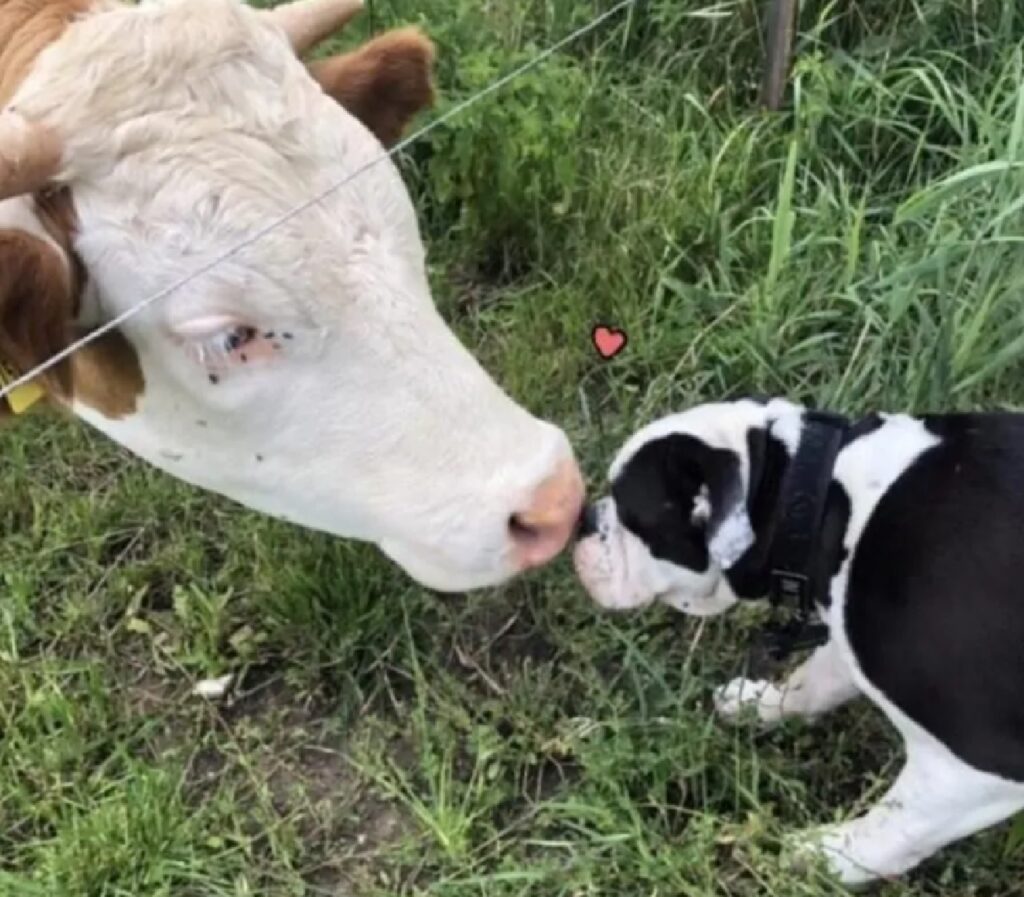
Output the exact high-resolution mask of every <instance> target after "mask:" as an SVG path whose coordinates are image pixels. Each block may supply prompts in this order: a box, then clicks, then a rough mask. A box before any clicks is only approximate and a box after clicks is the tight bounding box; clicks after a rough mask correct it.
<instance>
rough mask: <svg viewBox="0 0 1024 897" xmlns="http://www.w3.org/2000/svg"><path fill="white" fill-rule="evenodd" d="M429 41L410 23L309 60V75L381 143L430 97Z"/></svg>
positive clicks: (390, 140)
mask: <svg viewBox="0 0 1024 897" xmlns="http://www.w3.org/2000/svg"><path fill="white" fill-rule="evenodd" d="M433 65H434V45H433V44H432V43H431V42H430V40H429V39H428V38H427V37H425V36H424V35H423V34H422V33H421V32H420V31H419V30H418V29H416V28H399V29H397V30H394V31H389V32H387V33H385V34H382V35H381V36H380V37H377V38H374V39H373V40H371V41H369V42H368V43H366V44H364V45H363V46H362V47H360V48H359V49H358V50H355V51H353V52H351V53H345V54H343V55H341V56H333V57H331V58H330V59H323V60H319V61H317V62H312V63H310V64H309V72H310V74H311V75H312V76H313V77H314V78H315V79H316V80H317V82H319V84H320V86H321V87H322V88H323V89H324V92H325V93H326V94H327V95H328V96H330V97H333V98H334V99H335V100H337V101H338V102H339V103H341V105H342V106H344V107H345V108H346V109H347V110H348V111H349V112H351V113H352V114H353V115H354V116H355V117H356V118H358V119H359V120H360V121H361V122H362V123H363V124H364V125H366V127H367V128H369V129H370V130H371V131H372V132H373V133H374V134H375V135H376V137H377V139H378V140H380V142H381V143H383V144H384V146H392V145H394V144H395V143H396V142H397V141H398V140H399V138H400V137H401V136H402V133H403V132H404V131H405V128H406V126H407V125H408V124H409V122H410V121H411V120H412V118H413V117H414V116H415V115H416V114H417V113H419V112H421V111H422V110H424V109H426V108H427V107H429V106H430V105H432V104H433V102H434V86H433V80H432V70H433Z"/></svg>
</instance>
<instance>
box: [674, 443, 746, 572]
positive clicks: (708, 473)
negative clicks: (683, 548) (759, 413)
mask: <svg viewBox="0 0 1024 897" xmlns="http://www.w3.org/2000/svg"><path fill="white" fill-rule="evenodd" d="M684 438H685V437H684ZM687 442H688V445H687V446H686V450H685V452H684V453H682V454H683V459H684V460H683V463H684V464H686V465H687V466H688V467H689V468H690V469H689V471H688V474H689V478H692V479H696V480H698V481H699V482H700V483H701V484H702V487H703V492H704V494H705V498H706V502H707V512H706V519H705V521H704V527H705V534H706V538H707V546H708V554H709V555H710V556H711V559H712V560H714V562H715V563H716V564H718V566H719V567H720V568H721V569H722V570H728V569H729V568H730V567H732V566H733V564H735V563H736V562H737V561H738V560H739V559H740V558H741V557H743V555H744V554H745V553H746V552H747V550H748V549H749V548H750V546H751V545H753V544H754V541H755V538H756V537H755V534H754V528H753V526H752V525H751V523H750V516H749V515H748V513H747V490H746V486H745V484H744V482H743V469H742V466H741V464H740V458H739V457H738V456H737V454H736V453H735V452H733V451H730V450H728V449H717V448H711V447H710V446H708V445H706V444H705V443H703V442H700V441H697V440H692V439H687ZM692 479H691V481H692Z"/></svg>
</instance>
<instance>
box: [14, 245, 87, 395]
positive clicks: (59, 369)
mask: <svg viewBox="0 0 1024 897" xmlns="http://www.w3.org/2000/svg"><path fill="white" fill-rule="evenodd" d="M74 314H75V296H74V289H73V285H72V281H71V274H70V269H69V267H68V264H67V262H66V261H65V259H64V258H62V257H61V253H60V250H58V249H57V248H56V247H55V246H52V245H51V244H49V243H48V242H46V241H45V240H43V239H41V238H40V237H37V236H34V235H33V234H29V233H27V232H26V231H23V230H20V229H14V228H0V364H2V365H3V366H4V367H6V368H8V369H10V370H11V371H12V372H13V373H15V374H19V375H20V374H23V373H26V372H27V371H29V370H31V369H32V368H33V367H35V366H36V365H38V364H41V363H42V362H44V361H46V360H48V359H49V358H50V357H51V356H53V355H55V354H57V353H58V352H60V351H61V350H62V349H64V348H66V347H67V345H68V343H69V342H70V339H71V334H72V322H73V318H74ZM39 383H40V385H41V386H43V388H44V389H46V390H47V391H50V392H55V393H57V394H60V395H68V394H70V391H71V382H70V367H69V366H68V365H67V364H64V363H62V364H58V365H56V366H55V367H54V368H51V369H50V370H49V371H47V372H46V373H44V374H42V375H40V378H39ZM0 405H5V406H6V405H7V403H6V402H2V401H0ZM4 410H7V409H6V408H5V409H4Z"/></svg>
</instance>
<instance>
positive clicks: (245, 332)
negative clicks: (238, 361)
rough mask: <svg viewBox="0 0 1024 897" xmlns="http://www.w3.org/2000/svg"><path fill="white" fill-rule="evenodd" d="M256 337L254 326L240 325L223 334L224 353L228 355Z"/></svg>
mask: <svg viewBox="0 0 1024 897" xmlns="http://www.w3.org/2000/svg"><path fill="white" fill-rule="evenodd" d="M254 339H256V328H255V327H247V326H244V325H243V326H241V327H236V328H235V329H234V330H230V331H228V333H227V334H225V336H224V353H225V354H226V355H230V354H231V353H232V352H234V351H235V350H236V349H240V348H242V346H244V345H246V344H247V343H251V342H252V341H253V340H254Z"/></svg>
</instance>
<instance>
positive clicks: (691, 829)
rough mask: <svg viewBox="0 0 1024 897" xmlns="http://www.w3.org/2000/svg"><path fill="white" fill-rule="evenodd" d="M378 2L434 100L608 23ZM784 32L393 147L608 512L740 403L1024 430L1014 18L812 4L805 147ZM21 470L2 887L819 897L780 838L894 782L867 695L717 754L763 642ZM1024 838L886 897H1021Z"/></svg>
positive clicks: (511, 360)
mask: <svg viewBox="0 0 1024 897" xmlns="http://www.w3.org/2000/svg"><path fill="white" fill-rule="evenodd" d="M371 6H372V10H371V14H370V15H368V16H366V17H365V18H364V20H363V22H362V23H361V24H360V26H359V27H358V28H354V29H353V35H352V36H351V37H346V38H345V41H344V43H345V45H348V44H350V43H352V42H353V41H355V40H356V39H357V38H358V36H359V35H360V34H365V33H366V31H367V30H368V29H369V28H373V29H375V30H376V29H380V28H382V27H384V26H385V25H388V24H391V23H407V22H420V23H422V24H423V25H424V26H425V27H426V28H427V30H428V31H429V32H430V33H431V34H432V35H433V36H434V37H435V38H436V40H437V41H438V44H439V47H440V78H439V80H440V85H441V87H442V90H443V101H442V105H441V107H440V108H441V109H444V108H446V107H447V105H448V104H451V103H454V102H456V101H458V100H459V99H461V98H462V97H464V96H466V95H468V93H469V92H471V91H473V90H475V89H478V88H480V87H482V86H483V85H484V84H486V83H487V82H489V81H490V80H491V79H492V78H494V77H496V76H498V75H499V74H501V73H503V72H504V71H507V70H509V69H510V68H512V67H513V66H514V65H516V64H518V63H519V62H520V61H522V60H523V59H525V58H527V57H528V56H529V55H530V54H532V53H534V52H536V51H537V50H538V49H539V48H541V47H543V46H545V45H547V44H548V43H550V42H552V41H553V40H555V39H557V38H558V37H560V36H562V35H563V34H565V33H567V32H568V31H569V30H571V29H572V28H573V27H575V26H577V25H579V24H581V23H582V22H584V21H586V20H587V19H588V18H589V17H591V16H592V15H593V14H595V13H596V12H597V11H599V10H600V9H603V8H607V4H606V3H604V2H603V0H575V2H571V0H544V2H539V0H519V2H515V3H513V2H484V0H443V2H442V0H392V2H388V0H377V2H373V3H371ZM759 9H760V4H759V3H755V2H753V0H737V2H729V0H723V2H718V3H714V4H712V3H710V2H702V0H646V2H642V3H640V5H638V6H637V7H636V9H635V10H634V12H633V13H632V14H631V15H629V16H623V17H622V18H621V19H619V20H617V21H616V22H613V23H610V24H608V25H607V26H605V27H603V28H602V29H601V30H600V31H599V32H598V33H596V34H594V35H592V36H590V37H588V38H587V39H585V40H583V41H582V42H581V43H580V44H578V45H576V46H574V47H572V48H570V49H569V50H568V51H567V52H566V53H564V54H562V55H560V56H559V57H557V58H555V59H553V60H552V61H550V62H549V63H548V64H546V65H545V66H544V67H542V68H541V69H539V70H537V71H536V72H534V73H531V74H530V75H528V76H526V77H525V78H524V79H523V80H522V81H520V82H517V83H516V84H515V85H513V86H511V87H510V88H509V89H508V90H507V91H506V92H504V93H503V94H501V95H500V96H497V97H495V98H493V99H492V100H489V101H487V102H485V103H482V104H480V105H478V106H476V107H474V108H473V109H472V110H470V111H469V112H468V113H467V114H466V115H465V116H464V117H462V118H460V119H459V120H457V121H455V122H453V123H452V125H451V126H450V127H446V128H444V129H441V130H439V131H436V132H434V134H432V135H431V136H430V137H429V138H428V139H427V140H426V141H424V142H423V143H422V144H420V145H417V146H415V147H413V148H412V149H411V150H410V151H409V152H408V153H407V154H406V156H405V157H404V159H403V163H402V164H403V170H404V172H405V175H406V177H407V180H408V182H409V184H410V185H411V187H412V189H413V191H414V194H415V197H416V200H417V203H418V205H419V207H420V209H421V215H422V222H423V227H424V233H425V237H426V239H427V242H428V244H429V248H430V257H431V259H432V265H433V279H434V283H435V289H436V295H437V298H438V301H439V303H440V305H441V307H442V310H443V311H444V313H445V315H446V316H447V317H448V319H449V320H451V321H452V323H453V326H455V327H456V328H457V330H458V331H459V333H460V334H461V335H462V336H463V337H464V338H465V340H466V341H467V342H468V344H470V345H471V346H472V347H473V349H474V351H476V352H477V353H478V354H479V356H480V357H481V358H482V360H483V361H484V363H485V364H486V366H487V367H488V369H489V370H490V371H491V372H492V373H493V374H494V375H495V377H496V378H497V379H498V380H500V381H501V383H502V384H503V385H504V386H505V387H506V388H507V389H508V390H509V391H510V392H511V393H512V394H513V395H515V396H516V397H517V398H518V399H520V400H521V401H523V402H524V403H525V404H527V405H528V406H529V407H530V408H531V409H532V410H534V411H536V412H539V413H543V414H545V415H547V416H550V417H552V418H553V419H556V420H558V421H559V422H561V423H563V424H564V425H565V426H566V428H567V429H568V431H569V433H570V435H571V436H572V437H573V439H574V441H575V442H576V444H577V446H578V449H579V452H580V455H581V457H582V459H583V461H584V463H585V466H586V469H587V472H588V474H589V475H590V476H591V477H592V482H593V484H594V486H595V488H597V487H598V486H599V483H600V478H601V476H602V472H603V470H604V468H605V465H606V463H607V461H608V460H609V456H610V453H611V452H612V451H613V449H614V448H615V447H616V446H617V444H618V442H619V440H620V439H622V438H623V437H624V436H625V435H626V434H627V433H628V432H630V431H631V429H632V428H634V427H635V426H637V425H638V424H640V423H642V422H644V421H646V420H647V419H649V418H650V417H651V416H653V415H656V414H660V413H663V412H666V411H668V410H672V409H679V408H683V407H685V406H687V405H689V404H692V403H695V402H698V401H703V400H706V399H712V398H716V397H720V396H723V395H725V394H731V393H734V392H737V391H740V390H748V389H757V390H761V391H766V392H773V393H783V394H786V395H789V396H791V397H794V398H797V399H801V400H805V401H809V402H818V403H821V404H826V405H830V406H831V407H833V408H836V409H839V410H843V411H847V412H850V413H857V412H859V411H863V410H867V409H880V408H885V409H906V410H920V409H924V408H932V409H951V408H968V407H972V408H973V407H994V406H1001V407H1020V405H1021V402H1022V400H1024V314H1022V313H1021V312H1022V300H1024V246H1022V245H1021V242H1022V240H1024V168H1022V166H1024V88H1022V80H1024V7H1021V5H1020V4H1019V2H1018V0H981V2H971V0H918V2H913V0H836V2H834V3H822V2H807V3H805V4H804V10H803V14H802V18H801V28H800V42H799V62H798V65H797V70H796V73H795V92H794V102H793V108H792V111H790V112H786V113H784V114H780V115H775V116H771V115H765V114H762V113H760V112H758V111H757V110H756V107H755V99H756V93H757V81H758V76H759V72H760V64H761V55H760V45H759V40H758V36H757V35H758V27H759V22H758V12H759ZM599 321H603V322H607V323H611V324H614V325H617V326H621V327H624V328H625V329H626V330H627V331H628V333H629V337H630V342H629V346H628V348H627V349H626V351H625V352H624V353H623V354H622V355H621V356H620V357H619V358H617V359H616V360H614V361H613V362H611V363H602V362H600V361H599V360H597V358H596V357H595V355H594V353H593V351H592V350H591V348H590V346H589V342H588V340H589V332H590V328H591V326H592V325H593V324H595V323H597V322H599ZM0 458H2V462H0V463H2V469H3V487H4V488H3V492H2V494H0V532H2V533H3V534H4V535H3V539H2V540H0V695H2V696H3V697H2V700H0V732H2V738H0V897H35V895H44V897H100V895H103V897H114V895H118V897H127V895H132V897H151V895H152V897H157V895H167V897H221V895H224V897H226V895H232V897H243V895H259V897H286V895H287V897H293V895H294V897H298V895H304V897H305V895H309V897H313V895H349V894H353V895H360V897H363V895H367V897H374V895H430V897H513V895H530V897H584V895H601V897H605V895H629V897H634V895H635V897H669V895H671V897H676V895H683V897H711V895H716V897H718V895H728V897H734V895H735V897H741V895H742V897H747V895H755V894H756V895H764V894H771V895H778V897H800V895H808V897H811V895H828V894H833V893H839V889H838V888H837V887H836V886H834V885H831V884H829V883H828V882H826V881H824V880H822V879H820V878H816V877H814V876H811V875H805V874H800V875H797V874H795V873H793V872H791V871H787V868H786V865H785V863H784V862H782V859H781V858H780V856H779V852H778V845H779V839H780V836H781V835H783V834H785V833H786V832H789V831H791V830H793V829H795V828H797V827H801V826H805V825H808V824H812V823H818V822H825V821H829V820H832V819H836V818H840V817H841V816H843V815H844V814H851V813H855V812H857V811H858V810H860V809H863V807H865V806H866V805H867V804H868V803H869V802H870V801H871V800H872V799H873V798H874V797H877V795H878V794H879V792H880V790H881V789H883V788H884V787H885V784H886V783H887V782H888V781H890V780H891V778H892V776H893V774H894V772H895V771H896V770H897V769H898V767H899V763H900V751H899V742H898V739H897V738H896V737H895V736H894V734H893V733H892V732H891V730H890V729H889V728H888V726H887V725H886V724H885V722H884V720H883V719H882V717H881V716H880V715H879V714H878V713H877V712H875V711H873V710H872V709H871V708H870V707H868V706H864V705H858V706H853V707H850V708H847V709H844V710H843V711H841V712H839V713H837V714H835V715H834V716H832V717H830V718H829V719H827V720H825V721H823V722H822V723H821V724H820V725H817V726H813V727H811V726H804V725H796V724H794V725H790V726H787V727H785V728H784V729H783V730H780V731H778V732H774V733H771V734H768V735H758V734H755V733H754V732H753V731H751V730H749V729H745V728H738V729H725V728H722V727H720V726H718V725H716V724H715V721H714V720H713V718H712V715H711V713H710V712H709V708H708V694H709V691H710V688H711V686H712V685H713V684H716V683H719V682H721V681H722V680H723V679H724V678H726V677H727V676H729V675H731V673H732V672H733V671H735V670H737V669H738V667H739V665H740V664H741V663H742V659H743V643H744V639H745V638H746V637H747V635H748V634H749V631H750V627H751V625H752V624H751V621H750V619H749V618H743V617H742V616H734V617H730V618H727V619H724V620H715V621H711V622H708V623H705V624H703V625H702V624H700V623H698V622H696V621H693V620H688V619H685V618H682V617H679V616H674V615H672V614H670V613H669V612H667V611H665V612H662V611H658V610H655V611H651V612H649V613H647V614H645V615H641V616H639V617H635V618H618V617H616V618H610V617H608V616H605V615H602V614H601V613H599V612H597V611H596V610H595V609H593V608H592V607H591V606H590V605H589V603H588V601H587V599H586V598H585V596H584V595H583V593H582V592H581V590H580V588H579V587H578V586H577V585H576V583H575V582H574V580H573V578H572V576H571V573H570V570H569V568H568V564H567V563H566V562H565V560H562V561H561V562H559V563H558V564H557V565H555V566H553V567H552V568H550V569H548V570H546V571H544V572H542V573H540V574H538V575H535V576H531V577H529V578H527V579H524V580H522V581H520V582H517V583H515V584H514V585H510V586H509V587H507V588H503V589H498V590H494V591H490V592H487V593H483V594H477V595H472V596H467V597H449V598H443V599H442V598H439V597H437V596H434V595H432V594H429V593H427V592H424V591H423V590H420V589H419V588H417V587H415V586H413V585H411V584H410V583H409V582H408V581H407V580H406V579H405V578H404V577H403V576H402V575H401V574H400V573H399V572H397V571H396V570H395V569H393V568H392V567H390V566H389V565H388V564H387V563H386V562H385V561H384V560H382V559H381V558H380V557H379V556H378V554H377V553H376V552H375V551H374V550H373V549H370V548H367V547H365V546H360V545H356V544H343V543H338V542H333V541H331V540H328V539H326V538H319V537H313V538H311V537H310V536H309V534H307V533H304V532H301V531H298V530H296V529H293V528H290V527H288V526H285V525H282V524H279V523H275V522H272V521H269V520H266V519H263V518H260V517H259V516H257V515H254V514H250V513H248V512H246V511H244V510H242V509H239V508H237V507H235V506H233V505H231V504H229V503H227V502H224V501H221V500H219V499H217V498H214V497H211V496H208V495H204V494H201V493H199V492H197V491H195V490H192V489H189V488H187V487H185V486H182V485H180V484H177V483H175V482H173V481H171V480H169V479H168V478H167V477H165V476H163V475H161V474H159V473H157V472H155V471H153V470H150V469H148V468H146V467H145V466H143V465H142V464H140V463H136V462H134V461H132V460H130V459H128V458H127V457H126V456H125V455H124V454H123V453H122V452H121V451H120V450H119V449H117V448H116V447H114V446H112V445H110V444H108V443H106V442H104V441H103V440H101V439H100V438H98V437H96V436H94V435H93V434H92V433H91V432H90V431H88V430H86V429H85V428H84V427H82V426H78V425H76V424H74V423H72V422H68V421H62V420H57V419H54V418H52V417H46V416H34V417H32V418H31V419H29V420H25V421H21V422H19V423H18V425H17V426H14V427H10V428H6V429H5V430H4V431H3V432H2V433H0ZM225 672H236V673H239V674H240V675H241V684H240V686H239V690H238V692H237V693H236V694H235V695H234V696H233V697H232V699H231V700H230V701H229V702H228V703H226V704H225V705H212V704H207V703H205V702H203V701H200V700H199V699H196V698H193V697H191V696H190V695H189V690H190V687H191V685H192V683H193V682H194V681H196V680H197V679H199V678H202V677H206V676H212V675H220V674H222V673H225ZM1019 829H1020V827H1019V826H1018V832H1017V834H1016V835H1015V834H1014V829H1013V827H1012V826H1003V827H1001V828H998V829H995V830H993V831H992V832H990V833H987V834H985V835H983V836H979V837H976V838H974V839H971V840H970V841H968V842H964V843H962V844H960V845H959V846H957V847H955V848H952V849H950V850H947V851H945V852H944V853H942V854H941V855H940V856H939V857H938V858H937V859H935V860H933V861H932V862H929V863H928V864H926V865H925V866H924V867H923V868H922V869H921V870H920V871H919V872H917V873H915V874H914V875H912V876H910V877H909V878H908V879H906V880H905V881H901V882H897V883H891V884H887V885H884V886H883V887H882V888H881V889H880V892H881V893H882V894H884V895H887V897H910V895H930V897H940V895H941V897H967V895H979V897H980V895H1010V894H1019V893H1021V891H1022V889H1024V885H1022V881H1024V847H1022V844H1021V841H1022V839H1021V837H1020V831H1019Z"/></svg>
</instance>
